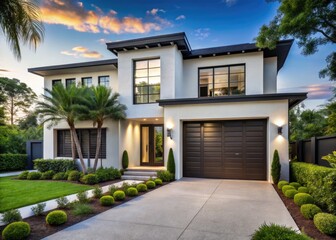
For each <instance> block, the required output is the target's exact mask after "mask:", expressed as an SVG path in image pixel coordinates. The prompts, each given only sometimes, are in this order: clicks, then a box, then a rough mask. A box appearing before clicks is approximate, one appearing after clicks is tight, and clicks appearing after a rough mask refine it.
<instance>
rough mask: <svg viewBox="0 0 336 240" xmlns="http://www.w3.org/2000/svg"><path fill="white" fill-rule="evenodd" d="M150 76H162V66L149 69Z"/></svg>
mask: <svg viewBox="0 0 336 240" xmlns="http://www.w3.org/2000/svg"><path fill="white" fill-rule="evenodd" d="M148 75H149V76H160V68H151V69H149V74H148Z"/></svg>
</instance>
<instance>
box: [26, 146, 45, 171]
mask: <svg viewBox="0 0 336 240" xmlns="http://www.w3.org/2000/svg"><path fill="white" fill-rule="evenodd" d="M26 150H27V155H28V164H27V168H28V169H29V170H31V169H34V163H33V160H35V159H37V158H43V141H42V140H32V141H27V143H26Z"/></svg>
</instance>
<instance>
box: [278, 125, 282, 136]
mask: <svg viewBox="0 0 336 240" xmlns="http://www.w3.org/2000/svg"><path fill="white" fill-rule="evenodd" d="M278 134H279V135H282V127H278Z"/></svg>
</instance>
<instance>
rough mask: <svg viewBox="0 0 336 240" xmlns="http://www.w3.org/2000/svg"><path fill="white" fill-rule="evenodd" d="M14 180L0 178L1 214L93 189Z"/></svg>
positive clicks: (63, 183) (78, 185) (48, 182)
mask: <svg viewBox="0 0 336 240" xmlns="http://www.w3.org/2000/svg"><path fill="white" fill-rule="evenodd" d="M13 178H14V177H13V176H12V177H3V178H0V212H4V211H6V210H9V209H13V208H19V207H24V206H28V205H31V204H34V203H39V202H43V201H47V200H50V199H54V198H58V197H61V196H65V195H70V194H73V193H77V192H80V191H85V190H89V189H92V187H90V186H85V185H80V184H74V183H67V182H56V181H55V182H53V181H33V180H30V181H29V180H15V179H13Z"/></svg>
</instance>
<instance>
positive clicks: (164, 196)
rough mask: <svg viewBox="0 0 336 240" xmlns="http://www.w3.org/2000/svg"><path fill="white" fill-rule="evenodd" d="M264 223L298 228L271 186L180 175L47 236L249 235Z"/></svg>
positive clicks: (205, 237) (191, 236)
mask: <svg viewBox="0 0 336 240" xmlns="http://www.w3.org/2000/svg"><path fill="white" fill-rule="evenodd" d="M264 222H266V223H277V224H281V225H287V226H289V227H293V228H294V229H297V226H296V224H295V222H294V220H293V219H292V217H291V216H290V214H289V213H288V211H287V209H286V207H285V206H284V205H283V203H282V201H281V199H280V198H279V197H278V195H277V193H276V192H275V191H274V189H273V187H272V186H271V184H269V183H267V182H259V181H239V180H215V179H196V178H183V179H181V180H179V181H176V182H173V183H171V184H169V185H167V186H164V187H162V188H159V189H157V190H155V191H152V192H150V193H148V194H145V195H143V196H141V197H138V198H136V199H133V200H131V201H129V202H127V203H125V204H123V205H121V206H118V207H115V208H113V209H111V210H108V211H106V212H104V213H102V214H99V215H97V216H95V217H93V218H90V219H88V220H86V221H84V222H81V223H79V224H76V225H73V226H72V227H69V228H67V229H65V230H63V231H60V232H58V233H56V234H54V235H51V236H49V237H48V238H46V239H62V240H66V239H146V240H148V239H161V240H164V239H193V240H195V239H196V240H197V239H221V240H223V239H230V240H231V239H237V240H238V239H250V235H251V234H252V233H253V232H254V230H255V229H256V228H258V227H259V226H260V225H261V224H263V223H264Z"/></svg>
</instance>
